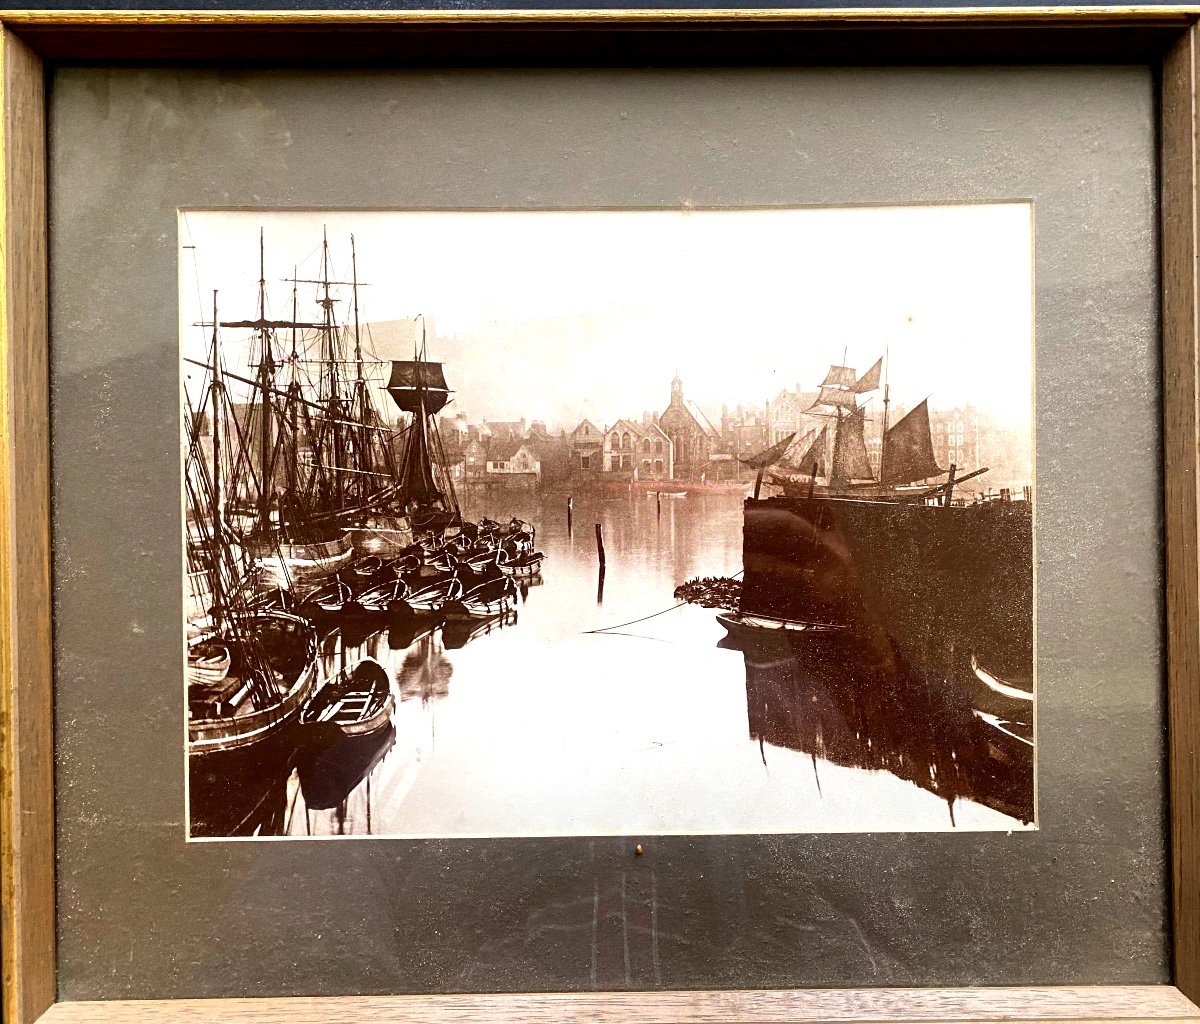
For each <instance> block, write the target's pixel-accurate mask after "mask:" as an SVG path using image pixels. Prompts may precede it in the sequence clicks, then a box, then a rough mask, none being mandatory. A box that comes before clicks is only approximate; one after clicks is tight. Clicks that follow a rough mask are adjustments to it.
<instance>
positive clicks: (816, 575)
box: [740, 497, 1033, 681]
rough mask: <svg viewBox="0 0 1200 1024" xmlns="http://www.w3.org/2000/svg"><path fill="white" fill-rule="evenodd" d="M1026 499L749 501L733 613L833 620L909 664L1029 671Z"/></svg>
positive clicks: (1014, 673) (1017, 674)
mask: <svg viewBox="0 0 1200 1024" xmlns="http://www.w3.org/2000/svg"><path fill="white" fill-rule="evenodd" d="M1032 526H1033V517H1032V509H1031V506H1030V503H1029V502H986V503H980V504H974V505H950V506H941V505H931V504H924V503H917V502H895V501H871V500H856V499H847V498H832V497H828V498H827V497H814V498H811V499H791V498H768V499H765V500H758V501H756V500H753V499H750V500H748V501H747V502H746V505H745V525H744V535H743V556H744V560H745V563H744V564H745V568H746V575H745V582H744V584H743V589H742V603H741V609H740V610H741V612H742V613H743V615H747V616H754V615H759V616H770V617H774V618H778V619H784V620H789V621H793V622H800V623H813V624H818V625H826V626H835V627H841V628H842V629H844V630H848V631H849V632H850V633H851V634H852V635H853V636H855V637H856V638H857V639H858V640H859V641H860V643H868V644H872V645H876V647H877V649H879V650H882V648H883V647H884V646H888V647H890V649H893V650H897V651H898V652H899V653H900V655H901V656H902V657H903V658H904V659H905V660H907V661H909V662H910V663H911V664H914V665H921V666H924V667H926V668H928V669H935V670H941V671H944V672H947V673H953V672H955V671H957V670H960V669H961V668H962V666H963V664H964V663H968V664H969V661H970V659H971V658H972V657H974V658H976V659H978V661H979V662H980V663H982V664H985V665H987V666H989V667H990V668H991V669H992V670H993V671H995V672H997V673H998V674H999V675H1001V676H1002V677H1004V678H1006V679H1015V680H1022V681H1030V680H1032V676H1033V536H1032V534H1033V530H1032Z"/></svg>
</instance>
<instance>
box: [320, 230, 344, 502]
mask: <svg viewBox="0 0 1200 1024" xmlns="http://www.w3.org/2000/svg"><path fill="white" fill-rule="evenodd" d="M321 283H322V286H323V288H324V296H323V297H322V299H321V306H322V307H323V308H324V311H325V317H324V338H325V340H324V346H325V357H326V360H327V364H328V366H329V404H328V406H327V415H328V416H329V425H330V427H331V428H332V430H333V452H332V459H331V462H332V465H333V466H334V467H335V468H334V473H333V492H334V504H335V505H336V506H337V508H338V509H339V510H340V509H341V507H342V505H343V503H344V502H343V492H342V473H341V467H342V466H344V465H345V462H344V461H343V460H344V458H345V455H344V453H343V452H342V431H341V425H340V424H339V422H338V421H339V419H340V417H341V409H340V405H341V402H340V396H339V394H338V356H339V354H340V353H339V352H338V349H337V342H336V339H335V337H334V331H333V299H332V298H331V297H330V295H329V232H328V231H327V230H326V231H323V232H322V235H321Z"/></svg>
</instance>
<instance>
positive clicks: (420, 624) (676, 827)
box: [190, 492, 1033, 837]
mask: <svg viewBox="0 0 1200 1024" xmlns="http://www.w3.org/2000/svg"><path fill="white" fill-rule="evenodd" d="M500 511H502V512H504V513H506V514H508V513H511V514H514V515H519V516H521V517H522V518H525V519H528V520H531V521H534V522H537V523H538V525H539V531H538V541H539V547H541V548H542V549H543V550H545V551H546V552H547V555H548V558H547V560H546V562H545V566H544V571H543V575H542V577H541V578H540V579H533V580H526V581H522V582H521V583H520V584H519V606H518V608H517V609H515V610H512V611H510V612H509V613H507V614H506V615H504V616H497V617H493V618H489V619H469V618H460V619H453V618H452V619H449V620H444V619H442V618H438V617H434V616H430V615H409V616H405V617H395V616H391V617H389V615H388V614H386V613H373V614H372V613H364V612H359V613H357V614H346V615H343V616H340V617H339V618H337V619H334V620H331V621H330V622H328V623H326V624H325V625H326V634H325V636H324V637H323V639H322V641H321V648H320V658H321V669H322V675H323V678H325V679H330V678H332V677H334V676H336V675H337V674H338V673H339V672H341V671H343V670H344V669H346V668H347V667H348V666H353V665H354V664H355V663H356V662H358V661H360V660H361V659H363V658H368V657H369V658H373V659H375V660H376V661H378V662H379V664H380V665H381V666H383V668H384V669H385V670H386V672H387V676H388V679H389V681H390V685H391V688H392V694H393V698H394V703H395V708H394V711H393V713H392V716H391V720H390V722H389V723H388V724H387V726H386V728H385V729H381V730H379V731H376V732H374V733H372V734H371V735H368V736H355V737H349V736H345V735H340V734H335V730H330V729H328V728H326V729H321V728H317V727H314V726H313V725H312V724H311V723H310V724H308V725H304V726H301V725H299V724H297V725H295V726H294V727H293V728H292V729H291V730H290V731H288V732H285V733H283V734H281V735H280V736H279V737H278V738H277V739H275V740H273V741H272V743H271V746H270V747H269V748H264V749H262V750H258V749H255V748H251V751H246V752H235V753H234V754H231V755H229V757H228V758H224V759H221V758H218V759H214V760H210V761H207V762H206V763H205V764H204V765H202V766H197V765H195V764H193V766H192V771H191V792H190V812H191V834H192V835H193V836H198V837H199V836H252V835H288V836H295V837H305V836H337V835H362V834H380V835H448V836H454V835H464V836H465V835H522V834H523V835H554V834H566V835H595V834H604V833H635V832H636V833H641V834H664V833H671V832H682V833H693V832H694V833H703V832H786V831H810V830H858V829H867V830H870V829H892V828H903V829H921V828H946V827H949V823H950V818H951V815H953V818H954V821H955V823H956V824H957V825H958V826H959V827H977V828H1010V827H1019V825H1020V823H1021V822H1022V821H1026V820H1028V818H1029V817H1030V816H1031V808H1032V792H1033V789H1032V764H1031V760H1032V750H1031V748H1030V747H1029V746H1028V745H1024V744H1023V743H1022V742H1021V741H1020V738H1019V737H1017V738H1014V737H1012V736H1010V735H1008V734H1007V733H1006V732H1005V731H1004V730H1003V728H998V727H997V725H996V724H990V723H991V722H994V723H997V724H999V725H1000V726H1003V724H1004V723H1008V724H1009V725H1010V726H1013V728H1012V729H1010V732H1012V731H1016V732H1020V728H1021V723H1020V722H1017V723H1016V724H1015V725H1014V724H1013V723H1014V720H1016V719H1019V718H1020V717H1021V711H1020V709H1017V710H1014V708H1013V706H1012V704H1011V702H1006V701H1005V699H1004V698H1003V695H1000V694H998V693H997V692H996V691H994V690H991V689H989V688H988V687H986V686H985V685H984V684H983V683H982V682H981V677H980V676H979V675H978V674H976V673H974V672H973V671H972V669H971V666H966V667H964V669H963V671H962V673H956V674H955V677H954V678H953V679H946V678H933V677H928V676H922V675H920V674H919V673H914V672H912V671H910V670H908V669H902V668H897V667H895V666H891V667H889V666H888V665H885V664H882V663H881V662H880V661H879V660H878V659H873V658H870V657H864V656H863V655H862V653H861V652H857V653H856V652H850V651H845V650H842V651H833V650H828V649H822V648H820V647H814V646H812V645H810V646H808V647H804V648H796V647H795V646H794V645H792V646H785V647H783V648H780V647H777V646H771V645H768V646H765V647H764V646H763V645H761V644H746V643H742V644H739V643H737V642H734V641H732V640H729V639H727V638H726V634H725V630H724V629H722V628H721V626H720V625H719V624H718V623H717V621H716V618H715V613H714V612H713V611H711V610H708V609H701V608H696V607H692V606H684V607H679V608H673V607H672V605H673V603H674V602H673V600H672V596H671V595H672V593H673V591H674V588H675V587H676V586H677V585H678V584H679V583H680V582H682V581H683V580H686V579H689V578H691V577H694V576H699V575H710V574H711V575H733V574H735V573H737V572H738V571H739V570H740V569H741V559H742V536H741V531H742V510H741V495H738V494H692V495H688V496H687V497H686V498H670V499H668V498H667V497H665V496H664V497H663V498H661V499H658V500H656V498H655V496H654V495H650V496H646V495H644V494H641V493H638V492H631V493H629V494H628V495H624V496H617V497H609V498H603V499H602V498H598V497H594V496H586V495H575V500H574V507H573V509H572V513H573V520H574V522H573V526H574V529H573V531H568V529H567V519H566V501H565V497H559V498H550V499H547V500H546V501H545V502H543V503H541V504H537V505H534V506H532V507H525V508H522V507H514V508H511V509H502V510H500ZM597 522H598V523H602V524H603V533H604V540H605V547H606V555H607V558H606V573H605V577H604V579H603V581H601V578H600V574H599V572H598V568H599V567H598V558H597V551H596V546H595V541H594V536H593V530H592V524H594V523H597ZM601 587H602V594H601V595H600V596H602V599H603V603H602V604H600V603H598V601H597V596H598V590H599V589H600V588H601ZM629 623H633V624H632V625H629ZM617 624H621V627H622V628H621V629H619V630H617V629H615V628H614V627H615V626H616V625H617ZM1027 710H1028V709H1027ZM981 714H982V715H985V716H990V719H985V718H984V717H981ZM948 808H949V812H948Z"/></svg>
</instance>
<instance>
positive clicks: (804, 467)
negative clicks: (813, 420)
mask: <svg viewBox="0 0 1200 1024" xmlns="http://www.w3.org/2000/svg"><path fill="white" fill-rule="evenodd" d="M828 435H829V428H828V427H822V428H821V432H820V433H819V434H818V435H817V437H816V440H815V441H813V443H812V444H811V445H809V446H808V451H806V452H805V453H804V456H803V457H802V458H801V459H800V460H799V461H798V462H797V463H796V468H797V469H799V470H800V472H802V473H814V470H815V474H816V475H819V474H820V472H821V470H822V469H823V468H824V465H825V460H826V458H827V454H826V451H825V446H826V438H827V437H828Z"/></svg>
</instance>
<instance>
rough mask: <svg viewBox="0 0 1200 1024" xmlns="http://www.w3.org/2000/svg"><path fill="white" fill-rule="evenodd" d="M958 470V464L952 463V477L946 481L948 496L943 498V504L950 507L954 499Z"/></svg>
mask: <svg viewBox="0 0 1200 1024" xmlns="http://www.w3.org/2000/svg"><path fill="white" fill-rule="evenodd" d="M957 471H958V466H957V465H955V464H954V463H953V462H952V463H950V479H948V480H947V481H946V497H945V498H943V499H942V504H943V505H944V506H945V507H946V508H949V507H950V503H951V502H952V501H953V500H954V474H955V473H956V472H957Z"/></svg>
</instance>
